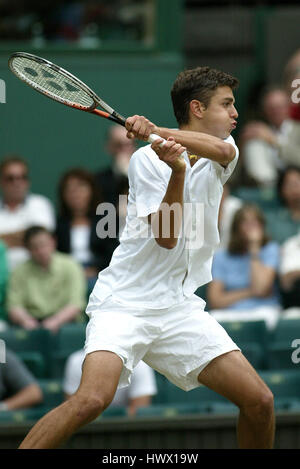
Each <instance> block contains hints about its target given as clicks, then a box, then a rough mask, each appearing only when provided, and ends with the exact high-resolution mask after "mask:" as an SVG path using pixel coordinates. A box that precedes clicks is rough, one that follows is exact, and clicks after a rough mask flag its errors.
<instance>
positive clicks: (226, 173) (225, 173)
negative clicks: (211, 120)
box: [212, 135, 239, 185]
mask: <svg viewBox="0 0 300 469" xmlns="http://www.w3.org/2000/svg"><path fill="white" fill-rule="evenodd" d="M224 141H225V142H226V143H230V145H232V146H233V147H234V149H235V157H234V158H233V160H232V161H231V162H230V163H229V164H228V165H227V166H226V168H224V167H223V166H221V165H220V164H219V163H217V162H216V161H212V165H213V167H214V168H215V170H216V173H217V175H218V177H219V178H220V179H221V182H222V184H223V185H224V184H225V183H226V182H227V180H228V179H229V178H230V176H231V174H232V173H233V171H234V168H235V167H236V165H237V162H238V159H239V149H238V147H237V146H236V144H235V141H234V138H233V137H232V136H231V135H230V136H229V137H228V138H226V140H224Z"/></svg>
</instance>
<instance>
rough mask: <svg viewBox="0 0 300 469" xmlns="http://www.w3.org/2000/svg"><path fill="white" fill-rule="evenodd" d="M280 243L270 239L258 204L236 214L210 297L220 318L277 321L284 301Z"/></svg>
mask: <svg viewBox="0 0 300 469" xmlns="http://www.w3.org/2000/svg"><path fill="white" fill-rule="evenodd" d="M278 265H279V246H278V244H277V243H275V242H272V241H270V238H269V237H268V236H267V234H266V231H265V220H264V217H263V215H262V213H261V212H260V210H259V209H258V207H256V206H255V205H250V204H247V205H244V206H243V207H241V208H240V209H239V210H237V212H236V213H235V216H234V218H233V222H232V225H231V232H230V240H229V245H228V248H227V249H226V250H220V251H218V252H217V253H216V254H215V257H214V260H213V268H212V276H213V280H212V282H211V283H210V284H209V285H208V291H207V298H208V302H209V306H210V308H211V314H212V315H214V316H215V317H216V318H217V320H220V321H223V320H226V319H227V320H235V319H237V320H240V319H245V320H249V319H250V320H251V319H264V320H265V321H266V325H267V326H269V327H273V326H274V325H275V324H276V321H277V318H278V314H279V308H280V301H279V295H278V294H277V289H276V276H277V270H278Z"/></svg>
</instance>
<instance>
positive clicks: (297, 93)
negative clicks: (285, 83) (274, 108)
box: [291, 78, 300, 104]
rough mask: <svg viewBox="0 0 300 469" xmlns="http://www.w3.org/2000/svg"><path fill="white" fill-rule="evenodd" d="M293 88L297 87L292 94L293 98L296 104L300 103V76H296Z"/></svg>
mask: <svg viewBox="0 0 300 469" xmlns="http://www.w3.org/2000/svg"><path fill="white" fill-rule="evenodd" d="M291 87H292V88H296V89H295V90H294V91H293V92H292V94H291V100H292V102H293V103H294V104H299V103H300V78H296V79H295V80H293V81H292V84H291Z"/></svg>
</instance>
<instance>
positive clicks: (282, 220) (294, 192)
mask: <svg viewBox="0 0 300 469" xmlns="http://www.w3.org/2000/svg"><path fill="white" fill-rule="evenodd" d="M277 193H278V197H279V199H280V200H281V207H280V208H278V209H276V211H275V210H274V211H270V212H267V213H266V218H267V226H268V232H269V233H270V234H271V236H272V239H273V240H274V241H277V242H278V243H280V244H281V243H283V242H284V241H286V240H287V239H288V238H290V237H292V236H294V235H296V234H297V233H298V232H299V229H300V166H299V167H297V166H288V167H287V168H286V169H285V170H284V171H283V172H282V173H281V174H280V176H279V179H278V184H277Z"/></svg>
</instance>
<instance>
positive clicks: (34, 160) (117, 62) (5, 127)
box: [0, 47, 183, 201]
mask: <svg viewBox="0 0 300 469" xmlns="http://www.w3.org/2000/svg"><path fill="white" fill-rule="evenodd" d="M19 48H20V47H19ZM16 50H18V49H17V48H12V49H11V50H2V51H1V52H0V79H3V80H4V81H5V83H6V104H0V116H1V120H0V142H1V146H0V158H1V159H2V158H3V157H4V156H5V155H7V154H9V153H17V154H19V155H21V156H22V157H24V158H25V159H26V160H27V161H28V163H29V165H30V168H31V175H32V190H33V191H34V192H37V193H42V194H45V195H47V196H48V197H50V198H51V199H52V200H53V201H55V199H56V188H57V182H58V180H59V177H60V176H61V174H62V172H63V171H64V170H66V169H67V168H70V167H73V166H84V167H86V168H89V169H92V170H94V169H97V168H101V167H103V166H105V165H107V163H108V161H109V157H108V155H107V154H106V153H105V151H104V149H103V143H104V135H105V131H106V130H107V128H108V126H109V125H110V123H109V122H108V121H106V120H104V119H101V118H99V117H96V116H94V115H92V114H91V115H89V114H87V113H84V112H80V111H77V110H73V109H70V108H68V107H66V106H63V105H61V104H59V103H56V102H54V101H52V100H50V99H47V98H46V97H44V96H42V95H41V94H39V93H36V92H34V91H33V90H32V89H31V88H30V87H28V86H26V85H25V84H23V83H22V82H21V81H20V80H18V79H17V78H16V77H15V76H14V75H13V74H12V73H11V72H10V71H9V69H8V66H7V60H8V57H9V55H10V53H12V52H14V51H16ZM25 50H26V51H27V52H33V53H35V54H36V55H40V56H43V57H45V58H47V59H48V60H50V61H53V62H54V63H57V64H58V65H61V66H63V67H64V68H66V69H67V70H69V71H71V72H72V73H73V74H74V75H77V76H78V77H79V78H80V79H81V80H83V81H85V82H86V83H87V84H88V85H89V86H90V87H91V88H92V89H94V90H95V92H96V93H97V94H99V95H100V96H101V97H103V99H104V100H105V101H106V102H108V104H111V106H112V107H115V108H116V109H117V110H118V111H119V112H120V113H121V114H123V115H124V116H129V115H132V114H141V115H146V116H147V117H149V118H150V119H151V120H153V121H154V122H155V123H157V124H160V125H165V126H171V125H176V123H175V120H174V118H173V113H172V107H171V100H170V87H171V84H172V82H173V81H174V79H175V77H176V75H177V73H178V72H179V71H180V70H181V69H182V67H183V64H182V59H181V55H180V54H176V53H165V54H164V53H155V52H144V53H128V54H126V53H125V52H124V53H123V54H120V53H119V54H116V53H115V54H101V53H99V52H98V53H97V52H96V51H90V52H88V51H87V52H82V51H77V52H76V51H74V50H73V51H72V52H68V51H65V52H54V51H53V50H49V51H48V52H47V49H45V50H42V51H30V50H28V49H25Z"/></svg>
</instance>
